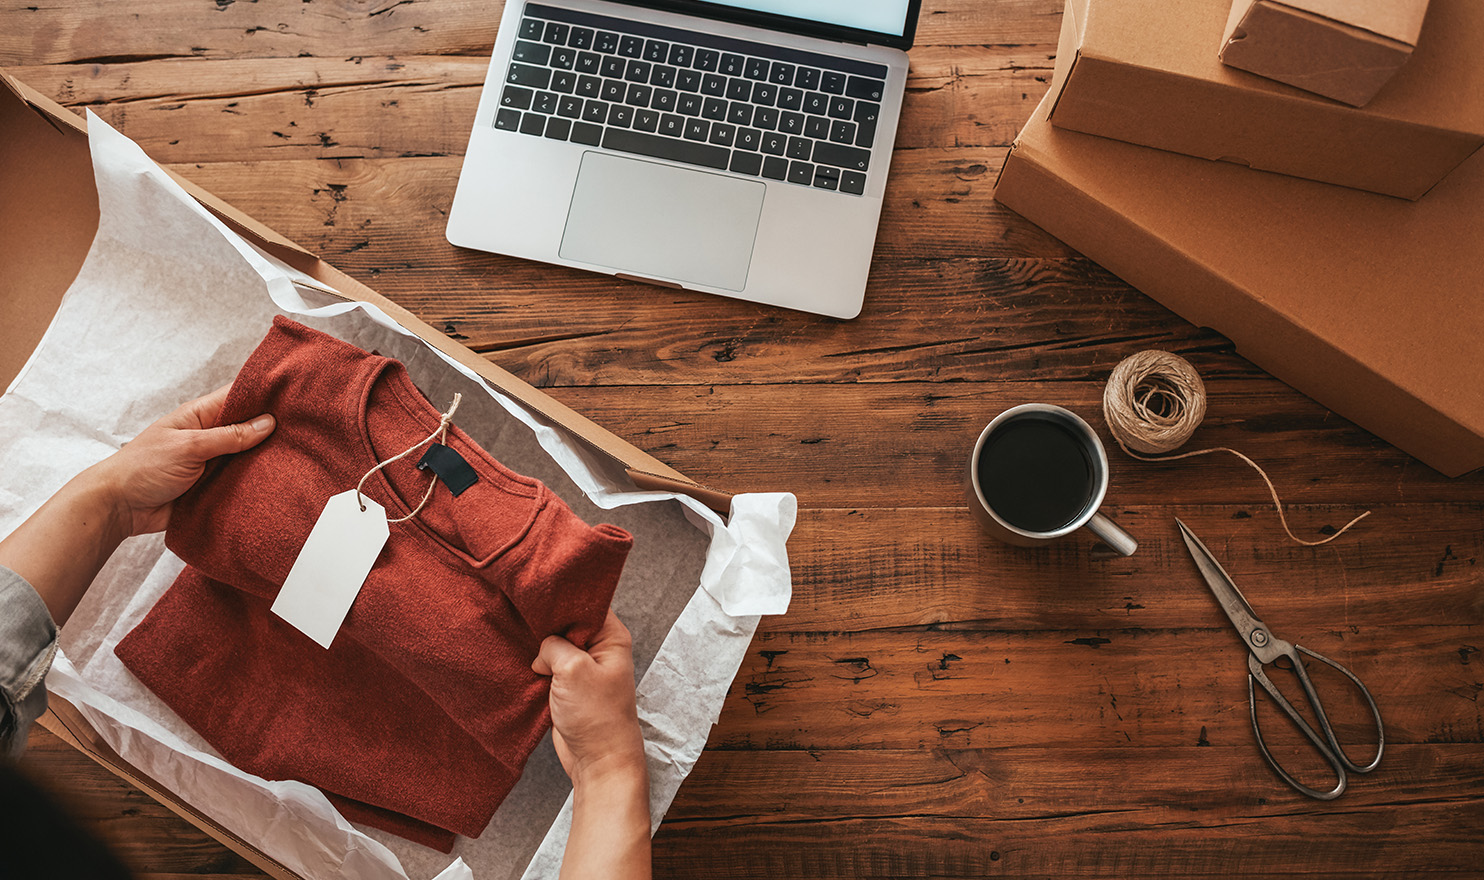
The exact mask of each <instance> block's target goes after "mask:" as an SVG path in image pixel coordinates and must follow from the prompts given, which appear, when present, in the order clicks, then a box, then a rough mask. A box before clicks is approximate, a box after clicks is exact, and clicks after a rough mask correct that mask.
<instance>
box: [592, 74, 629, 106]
mask: <svg viewBox="0 0 1484 880" xmlns="http://www.w3.org/2000/svg"><path fill="white" fill-rule="evenodd" d="M628 91H629V88H628V86H626V85H624V84H623V80H617V79H605V80H603V91H602V92H600V93H598V97H599V98H602V99H603V100H605V101H622V100H623V99H624V95H626V94H628Z"/></svg>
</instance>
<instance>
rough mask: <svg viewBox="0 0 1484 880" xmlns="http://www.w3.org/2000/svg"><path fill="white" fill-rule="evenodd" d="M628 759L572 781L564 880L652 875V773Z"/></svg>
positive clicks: (635, 879)
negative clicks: (650, 854)
mask: <svg viewBox="0 0 1484 880" xmlns="http://www.w3.org/2000/svg"><path fill="white" fill-rule="evenodd" d="M628 763H629V766H625V767H620V768H615V769H613V770H610V771H607V772H602V773H595V774H593V775H592V776H590V777H585V778H579V779H576V780H574V783H573V791H572V832H571V835H570V836H569V837H568V838H567V850H566V854H565V856H564V857H563V859H562V880H578V878H584V880H589V878H591V880H649V876H650V857H649V827H650V825H649V823H650V819H649V777H648V774H647V772H646V771H645V768H644V763H643V759H642V755H641V757H640V759H639V760H638V761H633V762H628Z"/></svg>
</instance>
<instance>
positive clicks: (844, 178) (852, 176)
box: [840, 168, 866, 196]
mask: <svg viewBox="0 0 1484 880" xmlns="http://www.w3.org/2000/svg"><path fill="white" fill-rule="evenodd" d="M840 192H847V193H850V194H852V195H857V196H859V195H864V194H865V192H866V176H865V175H864V174H862V173H860V172H859V171H851V170H850V169H848V168H847V169H846V170H844V171H841V172H840Z"/></svg>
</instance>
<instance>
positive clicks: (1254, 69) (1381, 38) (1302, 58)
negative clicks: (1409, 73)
mask: <svg viewBox="0 0 1484 880" xmlns="http://www.w3.org/2000/svg"><path fill="white" fill-rule="evenodd" d="M1427 3H1428V0H1236V2H1234V3H1232V9H1231V14H1230V16H1229V17H1228V19H1227V22H1226V33H1225V34H1224V35H1223V37H1222V43H1221V60H1222V62H1223V63H1226V64H1229V65H1231V66H1232V67H1239V68H1241V69H1242V70H1246V71H1249V72H1251V73H1255V74H1258V75H1259V76H1265V77H1267V78H1269V79H1275V80H1278V81H1279V82H1285V83H1288V84H1289V85H1291V86H1297V87H1298V88H1301V89H1304V90H1305V91H1309V92H1314V93H1315V94H1319V95H1324V96H1325V97H1326V98H1334V99H1335V100H1336V101H1343V102H1345V103H1346V104H1349V105H1351V106H1352V107H1363V106H1365V105H1366V104H1367V103H1369V102H1370V100H1371V99H1372V98H1374V97H1376V93H1377V92H1379V91H1381V87H1382V86H1384V85H1386V83H1387V82H1389V81H1390V80H1391V77H1392V76H1393V75H1395V74H1396V72H1397V71H1398V70H1400V69H1401V67H1402V65H1403V64H1406V63H1407V59H1408V58H1411V57H1412V50H1413V49H1415V48H1416V47H1417V39H1418V36H1419V35H1420V34H1421V33H1422V21H1423V19H1424V18H1425V17H1426V15H1427Z"/></svg>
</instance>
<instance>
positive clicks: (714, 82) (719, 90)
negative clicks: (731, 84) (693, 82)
mask: <svg viewBox="0 0 1484 880" xmlns="http://www.w3.org/2000/svg"><path fill="white" fill-rule="evenodd" d="M726 93H727V78H726V77H724V76H722V75H721V74H719V73H708V74H706V76H705V78H703V79H702V80H701V94H703V95H714V96H717V97H720V96H722V95H725V94H726Z"/></svg>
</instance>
